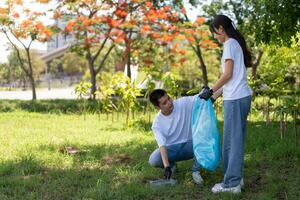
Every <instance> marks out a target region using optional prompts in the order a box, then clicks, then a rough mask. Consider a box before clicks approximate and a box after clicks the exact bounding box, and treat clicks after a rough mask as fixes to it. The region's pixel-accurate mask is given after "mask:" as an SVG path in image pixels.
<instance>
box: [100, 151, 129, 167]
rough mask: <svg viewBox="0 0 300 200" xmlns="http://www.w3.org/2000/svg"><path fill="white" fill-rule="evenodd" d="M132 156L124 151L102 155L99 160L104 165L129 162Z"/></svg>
mask: <svg viewBox="0 0 300 200" xmlns="http://www.w3.org/2000/svg"><path fill="white" fill-rule="evenodd" d="M132 160H133V159H132V158H131V157H130V156H129V155H126V154H124V153H121V154H113V155H108V156H104V157H103V158H102V159H101V161H102V163H103V164H104V165H114V164H129V163H131V162H132Z"/></svg>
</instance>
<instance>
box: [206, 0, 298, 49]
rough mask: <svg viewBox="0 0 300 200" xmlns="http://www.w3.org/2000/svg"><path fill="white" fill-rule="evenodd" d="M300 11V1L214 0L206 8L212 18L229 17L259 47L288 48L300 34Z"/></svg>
mask: <svg viewBox="0 0 300 200" xmlns="http://www.w3.org/2000/svg"><path fill="white" fill-rule="evenodd" d="M299 9H300V8H299V3H298V1H297V0H291V1H269V0H251V1H249V0H243V1H236V0H232V1H222V0H213V1H212V2H211V3H210V4H208V5H205V6H203V10H204V11H205V12H206V14H207V15H208V17H209V18H212V17H213V16H214V15H216V14H219V13H226V14H229V16H230V17H232V18H233V19H235V20H236V22H237V25H238V28H239V29H240V30H241V31H242V33H244V34H245V35H248V36H250V35H252V36H253V39H254V40H255V41H256V42H257V43H267V44H277V45H282V44H284V45H286V46H289V45H290V44H291V41H290V39H291V37H293V36H295V35H296V33H297V32H298V31H299V28H300V27H299V22H300V16H299ZM266 13H268V14H266Z"/></svg>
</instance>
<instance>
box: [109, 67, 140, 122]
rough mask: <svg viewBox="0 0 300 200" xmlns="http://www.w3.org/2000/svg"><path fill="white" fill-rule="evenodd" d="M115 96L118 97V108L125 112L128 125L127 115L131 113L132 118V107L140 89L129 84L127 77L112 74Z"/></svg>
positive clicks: (120, 73)
mask: <svg viewBox="0 0 300 200" xmlns="http://www.w3.org/2000/svg"><path fill="white" fill-rule="evenodd" d="M112 82H113V85H114V87H115V91H116V94H117V95H118V96H119V98H120V100H119V107H122V108H123V109H124V110H125V111H126V124H128V120H129V114H130V112H132V116H133V118H134V107H135V105H136V103H137V101H136V97H137V96H138V95H140V89H138V88H137V87H135V85H134V83H131V80H130V78H129V77H127V76H125V75H124V74H123V73H122V72H118V73H116V74H114V76H113V78H112Z"/></svg>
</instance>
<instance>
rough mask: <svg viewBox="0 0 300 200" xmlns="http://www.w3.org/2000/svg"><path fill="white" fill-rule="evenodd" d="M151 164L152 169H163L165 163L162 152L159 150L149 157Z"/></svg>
mask: <svg viewBox="0 0 300 200" xmlns="http://www.w3.org/2000/svg"><path fill="white" fill-rule="evenodd" d="M149 164H150V165H151V166H152V167H163V163H162V160H161V156H160V152H159V150H158V151H157V150H155V151H153V152H152V154H151V155H150V157H149Z"/></svg>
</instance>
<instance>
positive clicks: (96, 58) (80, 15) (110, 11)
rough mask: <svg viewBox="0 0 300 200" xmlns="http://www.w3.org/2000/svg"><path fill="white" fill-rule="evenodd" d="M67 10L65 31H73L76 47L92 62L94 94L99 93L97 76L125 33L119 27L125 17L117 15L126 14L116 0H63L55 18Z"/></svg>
mask: <svg viewBox="0 0 300 200" xmlns="http://www.w3.org/2000/svg"><path fill="white" fill-rule="evenodd" d="M65 14H67V15H68V16H70V19H69V21H68V22H67V24H66V27H65V28H64V30H63V31H64V33H65V34H73V35H74V36H75V39H76V41H75V43H74V44H72V49H74V50H75V51H76V52H77V53H80V54H81V55H83V56H84V57H85V59H86V60H87V63H88V68H89V73H90V83H91V85H92V86H91V91H90V92H91V96H90V97H91V98H92V99H95V97H96V93H95V92H96V90H97V84H96V76H97V74H99V72H100V70H101V69H102V68H103V67H104V65H105V62H106V60H107V59H108V56H109V54H110V53H111V52H112V50H113V49H114V48H115V46H116V44H118V43H121V42H123V40H124V33H123V32H122V31H119V30H118V28H117V27H119V26H120V25H121V24H122V20H120V19H118V17H117V15H125V14H126V13H125V12H121V11H119V10H118V8H117V7H114V4H113V2H112V1H101V2H99V1H96V0H78V1H68V0H62V1H59V3H58V5H57V9H56V11H55V12H54V18H56V19H59V18H60V17H61V16H63V15H65Z"/></svg>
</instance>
